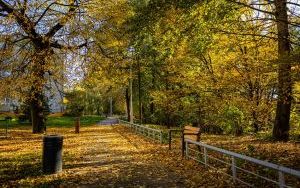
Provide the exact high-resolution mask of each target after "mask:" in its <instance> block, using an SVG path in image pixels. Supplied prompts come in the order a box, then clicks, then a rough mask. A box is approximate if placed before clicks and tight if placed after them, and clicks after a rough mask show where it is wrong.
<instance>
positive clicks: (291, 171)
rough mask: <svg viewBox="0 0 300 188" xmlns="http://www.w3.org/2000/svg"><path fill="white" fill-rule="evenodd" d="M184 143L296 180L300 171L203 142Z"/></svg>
mask: <svg viewBox="0 0 300 188" xmlns="http://www.w3.org/2000/svg"><path fill="white" fill-rule="evenodd" d="M185 141H187V142H189V143H192V144H196V145H200V146H204V147H206V148H208V149H211V150H215V151H218V152H221V153H224V154H227V155H230V156H234V157H236V158H239V159H244V160H247V161H250V162H253V163H256V164H259V165H262V166H266V167H269V168H272V169H275V170H279V171H281V172H284V173H287V174H291V175H294V176H297V177H298V178H300V171H297V170H294V169H291V168H287V167H284V166H281V165H277V164H274V163H270V162H267V161H262V160H259V159H255V158H253V157H248V156H246V155H242V154H239V153H235V152H232V151H228V150H225V149H221V148H217V147H215V146H211V145H208V144H205V143H203V142H195V141H193V140H190V139H186V140H185Z"/></svg>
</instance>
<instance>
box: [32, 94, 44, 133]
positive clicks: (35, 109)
mask: <svg viewBox="0 0 300 188" xmlns="http://www.w3.org/2000/svg"><path fill="white" fill-rule="evenodd" d="M42 101H43V95H42V94H40V93H38V92H36V93H35V94H34V98H33V99H31V104H30V106H31V123H32V133H44V132H45V131H46V126H45V120H46V119H45V116H44V112H43V104H42V103H43V102H42Z"/></svg>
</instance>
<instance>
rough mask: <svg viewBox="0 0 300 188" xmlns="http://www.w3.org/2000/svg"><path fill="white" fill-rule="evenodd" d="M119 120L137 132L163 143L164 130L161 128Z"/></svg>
mask: <svg viewBox="0 0 300 188" xmlns="http://www.w3.org/2000/svg"><path fill="white" fill-rule="evenodd" d="M119 122H120V123H121V124H123V125H125V126H128V127H130V128H131V129H132V130H133V131H134V132H135V133H138V134H142V135H144V136H146V137H148V138H150V139H152V140H156V141H159V142H160V143H163V132H162V131H161V130H157V129H152V128H149V127H146V126H143V125H138V124H135V123H130V122H128V121H123V120H119Z"/></svg>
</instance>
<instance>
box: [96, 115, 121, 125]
mask: <svg viewBox="0 0 300 188" xmlns="http://www.w3.org/2000/svg"><path fill="white" fill-rule="evenodd" d="M115 124H119V119H117V118H114V117H108V118H106V119H105V120H102V121H100V122H99V123H97V125H115Z"/></svg>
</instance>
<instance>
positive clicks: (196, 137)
mask: <svg viewBox="0 0 300 188" xmlns="http://www.w3.org/2000/svg"><path fill="white" fill-rule="evenodd" d="M183 135H184V139H190V140H193V141H200V135H201V131H200V128H199V127H192V126H185V127H184V129H183Z"/></svg>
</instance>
